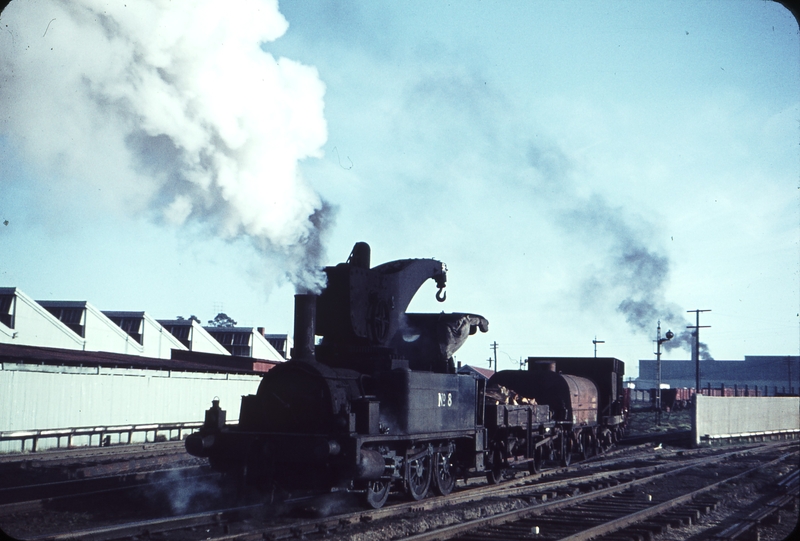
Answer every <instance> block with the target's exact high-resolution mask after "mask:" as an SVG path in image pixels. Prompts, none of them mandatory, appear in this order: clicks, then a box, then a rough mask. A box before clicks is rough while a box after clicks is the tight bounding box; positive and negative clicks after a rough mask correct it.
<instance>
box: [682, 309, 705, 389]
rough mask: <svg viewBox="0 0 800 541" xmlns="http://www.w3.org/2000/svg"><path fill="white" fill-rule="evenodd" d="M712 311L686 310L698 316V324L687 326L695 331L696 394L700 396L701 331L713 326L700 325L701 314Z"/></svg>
mask: <svg viewBox="0 0 800 541" xmlns="http://www.w3.org/2000/svg"><path fill="white" fill-rule="evenodd" d="M710 311H711V310H686V312H687V313H691V312H694V313H695V315H696V316H697V324H695V325H687V326H686V328H687V329H694V330H695V331H694V371H695V387H694V392H695V394H700V329H708V328H710V327H711V325H702V326H701V325H700V312H710Z"/></svg>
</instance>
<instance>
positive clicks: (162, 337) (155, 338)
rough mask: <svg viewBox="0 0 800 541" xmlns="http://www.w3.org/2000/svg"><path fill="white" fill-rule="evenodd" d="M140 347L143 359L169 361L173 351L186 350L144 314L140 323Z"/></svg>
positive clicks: (158, 324) (178, 341) (157, 323)
mask: <svg viewBox="0 0 800 541" xmlns="http://www.w3.org/2000/svg"><path fill="white" fill-rule="evenodd" d="M142 347H143V348H144V351H143V353H142V354H143V355H144V356H145V357H155V358H157V359H171V358H172V350H173V349H181V350H184V351H185V350H186V349H187V348H186V346H184V345H183V344H181V341H180V340H178V339H177V338H175V337H174V336H172V334H170V332H169V331H168V330H166V329H165V328H164V327H162V326H161V324H160V323H159V322H158V321H156V320H155V319H153V318H151V317H150V316H148V315H147V314H144V316H143V321H142Z"/></svg>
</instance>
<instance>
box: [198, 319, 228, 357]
mask: <svg viewBox="0 0 800 541" xmlns="http://www.w3.org/2000/svg"><path fill="white" fill-rule="evenodd" d="M191 339H192V341H191V344H192V351H199V352H202V353H216V354H217V355H230V352H229V351H228V350H227V349H225V346H223V345H222V344H220V343H219V342H217V341H216V340H214V337H213V336H211V335H210V334H208V332H206V330H205V329H204V328H203V326H202V325H200V324H199V323H197V322H196V321H192V335H191Z"/></svg>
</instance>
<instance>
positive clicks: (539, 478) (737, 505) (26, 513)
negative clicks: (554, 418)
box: [0, 411, 800, 541]
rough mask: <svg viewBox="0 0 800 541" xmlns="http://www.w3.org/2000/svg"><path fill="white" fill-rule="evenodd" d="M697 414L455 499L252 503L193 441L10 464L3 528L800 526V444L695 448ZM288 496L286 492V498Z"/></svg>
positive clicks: (747, 530) (355, 537)
mask: <svg viewBox="0 0 800 541" xmlns="http://www.w3.org/2000/svg"><path fill="white" fill-rule="evenodd" d="M688 415H689V414H688V413H687V412H675V413H673V414H671V415H670V414H666V415H664V416H663V417H662V421H661V425H660V426H656V424H655V422H654V414H653V413H652V412H650V411H639V412H634V413H633V415H632V417H631V423H630V430H629V434H628V438H626V440H624V441H622V442H620V443H619V444H618V445H617V446H615V448H613V449H611V450H610V451H608V452H605V453H602V454H600V455H597V456H593V457H590V458H589V459H587V460H585V461H583V462H580V463H578V462H573V464H572V465H571V466H570V467H559V466H558V465H557V464H550V465H549V466H550V468H549V469H547V470H545V471H544V472H542V473H537V474H527V473H522V472H520V473H517V474H516V475H515V476H513V477H509V476H507V478H505V479H504V480H503V481H502V482H501V483H499V484H497V485H489V484H487V483H486V481H485V479H484V478H478V477H476V478H471V479H469V480H468V481H466V482H465V481H464V480H461V481H459V482H458V483H457V485H456V488H455V490H454V491H453V492H452V493H451V494H450V495H449V496H440V497H430V498H428V499H425V500H423V501H414V502H409V501H408V500H407V499H405V498H404V497H403V495H402V494H398V495H392V496H390V498H389V501H388V502H387V504H386V506H385V507H383V508H381V509H376V510H364V509H363V508H362V507H360V506H359V503H360V502H358V501H357V500H355V499H354V498H353V497H352V495H351V496H345V495H343V496H338V495H336V494H334V495H330V496H328V497H325V498H316V499H306V500H301V499H296V500H292V499H291V498H289V500H288V501H287V502H284V503H282V504H281V505H278V504H275V503H265V502H268V501H269V499H270V498H271V497H275V496H276V495H270V494H267V495H264V494H253V493H242V492H241V491H239V490H237V489H236V488H234V487H235V485H234V484H233V483H230V480H227V479H226V478H224V477H223V476H222V475H221V474H219V473H217V472H213V471H212V470H210V469H209V468H208V467H207V465H206V464H205V461H204V460H203V459H198V458H195V457H192V456H190V455H188V454H187V453H186V452H185V450H184V447H183V442H179V441H178V442H166V443H152V444H145V445H120V446H112V447H95V448H82V449H75V450H69V451H64V450H62V451H50V452H39V453H26V454H9V455H6V456H4V457H2V458H0V471H2V476H3V479H4V483H3V487H2V489H0V526H1V527H2V530H3V531H4V532H5V533H6V534H8V535H11V536H13V537H14V538H17V539H87V540H101V539H102V540H107V539H182V540H183V539H185V540H194V539H198V540H199V539H219V540H222V539H225V540H234V539H241V540H249V539H276V540H277V539H308V540H311V539H346V540H352V541H361V540H364V541H366V540H370V541H383V540H386V541H389V540H396V539H408V540H412V539H413V540H415V541H422V540H434V539H442V540H444V539H464V540H466V539H476V540H477V539H540V540H551V539H553V540H554V539H571V540H578V539H619V540H622V539H654V540H662V539H694V540H701V539H720V540H721V539H760V540H762V541H767V540H781V539H785V538H787V536H789V535H790V534H791V532H792V530H793V529H794V527H795V526H796V524H797V519H798V486H799V485H798V465H799V464H800V455H799V454H798V453H799V452H800V443H798V440H796V439H795V440H792V439H789V440H784V439H775V440H770V439H769V438H764V439H765V441H732V442H728V443H725V444H717V445H715V446H713V447H712V446H702V447H700V448H696V449H693V448H691V445H690V442H689V437H688V434H687V423H688V422H689V421H688V419H689V416H688ZM278 496H279V495H278Z"/></svg>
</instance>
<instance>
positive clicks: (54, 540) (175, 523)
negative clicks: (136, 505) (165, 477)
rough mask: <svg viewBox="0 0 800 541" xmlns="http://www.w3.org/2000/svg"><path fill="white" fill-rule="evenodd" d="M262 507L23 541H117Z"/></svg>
mask: <svg viewBox="0 0 800 541" xmlns="http://www.w3.org/2000/svg"><path fill="white" fill-rule="evenodd" d="M261 507H262V505H261V504H259V505H249V506H245V507H232V508H228V509H218V510H215V511H212V512H205V513H194V514H191V515H182V516H180V517H168V518H159V519H150V520H140V521H137V522H129V523H126V524H124V525H112V526H101V527H98V528H91V529H86V530H80V531H76V532H71V533H57V534H45V535H39V536H36V537H28V538H26V539H27V540H28V541H74V540H76V539H80V540H81V541H93V540H101V539H116V538H122V537H126V536H127V537H133V536H136V535H141V534H142V533H144V532H148V533H156V532H163V531H171V530H175V529H177V528H179V527H182V528H188V527H191V526H210V525H217V524H219V523H221V522H223V521H225V520H230V519H231V518H234V517H236V516H238V515H241V514H246V513H249V512H252V511H254V510H256V509H260V508H261Z"/></svg>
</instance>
